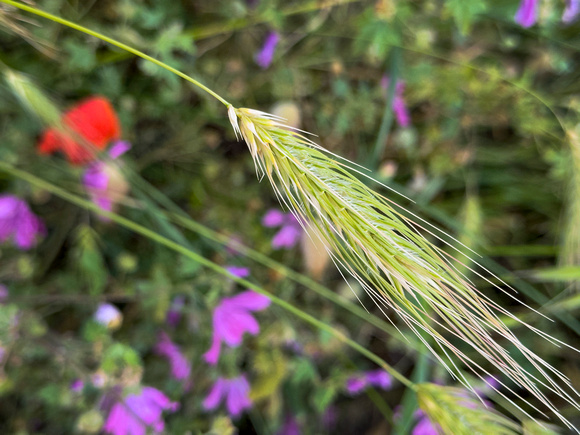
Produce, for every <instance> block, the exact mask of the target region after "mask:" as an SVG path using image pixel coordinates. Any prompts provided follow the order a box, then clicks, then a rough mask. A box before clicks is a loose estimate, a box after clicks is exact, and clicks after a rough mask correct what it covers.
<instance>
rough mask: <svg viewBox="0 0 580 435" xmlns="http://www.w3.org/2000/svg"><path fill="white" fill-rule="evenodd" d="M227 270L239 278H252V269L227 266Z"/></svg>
mask: <svg viewBox="0 0 580 435" xmlns="http://www.w3.org/2000/svg"><path fill="white" fill-rule="evenodd" d="M226 270H227V271H228V272H229V273H231V274H232V275H233V276H235V277H237V278H246V277H247V276H250V269H248V268H247V267H239V266H226Z"/></svg>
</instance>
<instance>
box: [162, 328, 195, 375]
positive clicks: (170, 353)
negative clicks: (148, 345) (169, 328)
mask: <svg viewBox="0 0 580 435" xmlns="http://www.w3.org/2000/svg"><path fill="white" fill-rule="evenodd" d="M155 352H157V353H158V354H159V355H162V356H164V357H166V358H167V360H168V361H169V364H170V365H171V375H172V376H173V377H174V378H175V379H177V380H186V379H188V378H189V375H190V374H191V365H190V364H189V361H187V359H186V358H185V356H183V353H181V350H180V349H179V347H178V346H177V345H176V344H175V343H173V342H172V341H171V339H170V338H169V336H168V335H167V334H166V333H165V332H162V333H160V334H159V342H158V343H157V345H156V346H155Z"/></svg>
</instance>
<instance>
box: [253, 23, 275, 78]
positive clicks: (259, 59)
mask: <svg viewBox="0 0 580 435" xmlns="http://www.w3.org/2000/svg"><path fill="white" fill-rule="evenodd" d="M279 41H280V35H278V33H276V32H270V33H269V34H268V36H267V37H266V41H264V45H263V46H262V48H261V49H260V51H258V53H256V55H255V56H254V60H255V61H256V63H257V64H258V65H259V66H260V68H262V69H266V68H268V67H269V66H270V65H271V64H272V60H273V59H274V53H275V52H276V47H277V46H278V42H279Z"/></svg>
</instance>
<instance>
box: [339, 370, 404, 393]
mask: <svg viewBox="0 0 580 435" xmlns="http://www.w3.org/2000/svg"><path fill="white" fill-rule="evenodd" d="M392 383H393V380H392V378H391V376H390V375H389V374H388V373H387V372H386V371H384V370H383V369H378V370H371V371H368V372H364V373H361V374H358V375H355V376H351V377H350V378H348V379H347V381H346V389H347V391H348V392H349V393H350V394H358V393H360V392H361V391H363V390H365V389H366V388H367V387H369V386H372V387H376V388H381V389H383V390H388V389H389V388H391V385H392Z"/></svg>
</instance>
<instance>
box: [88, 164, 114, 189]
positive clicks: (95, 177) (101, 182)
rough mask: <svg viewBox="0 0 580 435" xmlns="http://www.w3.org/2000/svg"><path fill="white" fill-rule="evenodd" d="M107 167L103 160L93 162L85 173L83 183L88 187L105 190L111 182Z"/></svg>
mask: <svg viewBox="0 0 580 435" xmlns="http://www.w3.org/2000/svg"><path fill="white" fill-rule="evenodd" d="M105 169H106V166H105V164H104V163H103V162H95V163H93V164H91V165H90V166H89V167H87V169H86V170H85V173H84V174H83V185H84V186H85V187H86V188H87V189H97V190H105V189H106V188H107V185H108V184H109V176H108V175H107V173H106V170H105Z"/></svg>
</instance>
